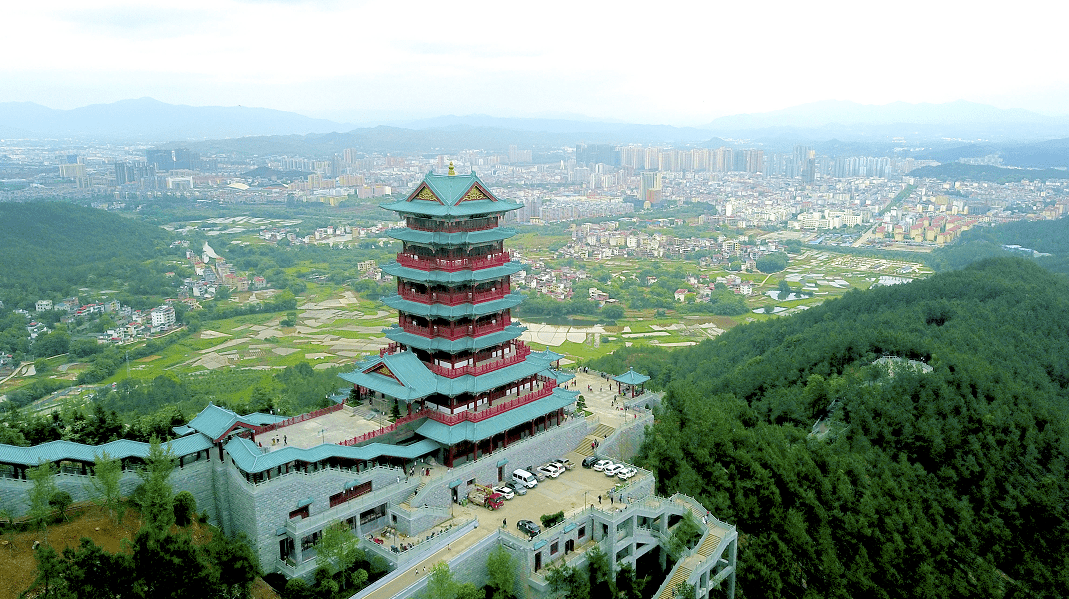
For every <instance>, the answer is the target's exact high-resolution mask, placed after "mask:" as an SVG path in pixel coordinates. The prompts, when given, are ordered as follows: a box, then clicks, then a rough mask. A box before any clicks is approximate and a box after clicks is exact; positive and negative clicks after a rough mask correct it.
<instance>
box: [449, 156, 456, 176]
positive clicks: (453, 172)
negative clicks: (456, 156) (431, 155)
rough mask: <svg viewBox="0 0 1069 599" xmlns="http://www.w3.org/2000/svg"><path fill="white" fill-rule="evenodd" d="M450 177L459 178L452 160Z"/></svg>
mask: <svg viewBox="0 0 1069 599" xmlns="http://www.w3.org/2000/svg"><path fill="white" fill-rule="evenodd" d="M449 176H450V177H456V176H457V172H456V171H455V170H453V161H452V160H450V161H449Z"/></svg>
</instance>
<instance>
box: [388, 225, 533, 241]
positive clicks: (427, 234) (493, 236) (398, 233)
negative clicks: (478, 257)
mask: <svg viewBox="0 0 1069 599" xmlns="http://www.w3.org/2000/svg"><path fill="white" fill-rule="evenodd" d="M515 234H516V229H508V228H505V227H497V228H494V229H487V230H485V231H471V232H461V233H442V232H431V231H417V230H416V229H409V228H407V227H400V228H397V229H390V230H389V231H386V235H388V236H390V237H392V238H394V239H396V240H398V241H408V242H411V243H422V244H426V245H469V244H470V245H478V244H481V243H492V242H494V241H504V240H505V239H508V238H509V237H512V236H513V235H515Z"/></svg>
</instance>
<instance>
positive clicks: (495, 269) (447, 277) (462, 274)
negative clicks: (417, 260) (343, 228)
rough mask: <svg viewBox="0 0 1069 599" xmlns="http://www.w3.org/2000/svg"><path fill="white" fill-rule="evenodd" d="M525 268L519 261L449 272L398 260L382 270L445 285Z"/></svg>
mask: <svg viewBox="0 0 1069 599" xmlns="http://www.w3.org/2000/svg"><path fill="white" fill-rule="evenodd" d="M521 270H523V265H522V264H520V263H519V262H506V263H505V264H502V265H501V266H492V267H490V268H481V269H479V270H458V271H456V272H449V271H445V270H420V269H418V268H409V267H407V266H401V265H400V264H398V263H396V262H389V263H387V264H383V265H382V272H384V273H386V274H388V275H393V276H395V277H399V278H401V279H404V280H406V281H420V282H421V283H442V284H444V285H460V284H461V283H481V282H482V281H490V280H493V279H502V278H505V277H511V276H512V275H514V274H516V273H518V272H520V271H521Z"/></svg>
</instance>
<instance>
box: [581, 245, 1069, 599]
mask: <svg viewBox="0 0 1069 599" xmlns="http://www.w3.org/2000/svg"><path fill="white" fill-rule="evenodd" d="M1067 331H1069V281H1067V280H1066V278H1065V277H1064V276H1062V275H1058V274H1052V273H1050V272H1048V271H1046V270H1044V269H1042V268H1040V267H1039V266H1037V265H1036V264H1035V263H1034V262H1032V261H1029V260H1023V259H1017V258H998V259H989V260H985V261H982V262H979V263H976V264H973V265H971V266H968V267H966V268H964V269H962V270H958V271H952V272H947V273H940V274H937V275H935V276H933V277H931V278H929V279H926V280H923V281H917V282H914V283H911V284H909V285H901V286H895V287H884V288H879V289H876V290H871V291H851V292H849V293H847V294H846V295H845V296H843V297H842V298H840V299H836V300H832V301H828V302H826V303H824V304H823V305H821V306H818V307H815V308H813V309H810V310H808V311H806V312H804V313H802V314H798V315H796V316H792V317H791V318H781V319H775V320H771V321H767V322H762V323H755V324H752V325H750V326H745V327H737V328H735V329H732V330H730V331H728V332H726V333H725V334H723V335H721V336H720V337H719V338H717V339H715V340H709V341H705V342H703V343H702V344H700V345H698V346H695V347H693V348H687V349H681V350H677V351H674V352H667V351H663V350H657V349H656V348H627V349H622V350H618V351H617V352H616V353H615V354H614V355H611V356H606V357H605V358H602V359H600V360H597V361H595V362H594V363H593V364H592V366H594V367H596V368H599V369H601V370H604V371H612V372H620V371H622V370H623V369H624V368H625V367H627V366H634V367H635V369H636V370H639V371H642V372H646V373H647V374H649V375H651V376H652V377H653V380H652V381H651V385H652V386H659V387H661V388H663V389H666V391H667V393H666V397H665V402H664V406H663V411H662V412H661V413H660V414H659V415H658V418H657V421H656V423H655V425H654V426H653V427H652V428H651V429H650V430H649V431H648V432H647V436H646V441H645V444H644V445H643V447H642V449H641V454H640V456H639V461H640V464H641V465H643V466H645V467H646V468H649V469H650V470H652V471H654V472H655V473H656V475H657V483H658V492H659V493H662V494H671V493H674V492H685V493H689V494H692V495H694V496H696V497H698V498H699V499H700V500H701V501H702V502H703V503H704V504H705V505H706V506H707V507H708V508H709V509H710V510H712V512H713V513H714V514H716V515H717V516H718V517H719V518H721V519H723V520H725V521H728V522H732V523H734V524H735V525H736V526H737V527H738V529H739V532H740V557H739V560H740V564H739V574H738V575H739V585H740V587H739V588H740V590H741V594H742V596H745V597H856V596H877V597H977V596H983V597H1015V596H1034V597H1063V596H1065V595H1066V593H1067V589H1069V552H1067V551H1066V550H1065V548H1066V547H1069V515H1067V512H1066V506H1067V505H1069V478H1067V470H1066V467H1067V458H1069V335H1067V334H1066V333H1067ZM881 358H885V359H882V360H881Z"/></svg>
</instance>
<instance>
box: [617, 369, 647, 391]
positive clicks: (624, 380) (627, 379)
mask: <svg viewBox="0 0 1069 599" xmlns="http://www.w3.org/2000/svg"><path fill="white" fill-rule="evenodd" d="M612 380H614V381H616V390H617V391H618V392H619V393H620V394H621V395H627V394H628V393H630V394H631V397H636V396H638V395H642V394H643V393H645V392H646V381H648V380H650V377H648V376H646V375H644V374H639V373H637V372H635V369H634V368H628V369H627V372H625V373H623V374H621V375H620V376H614V377H612ZM636 390H637V391H638V393H636V392H635V391H636Z"/></svg>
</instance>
